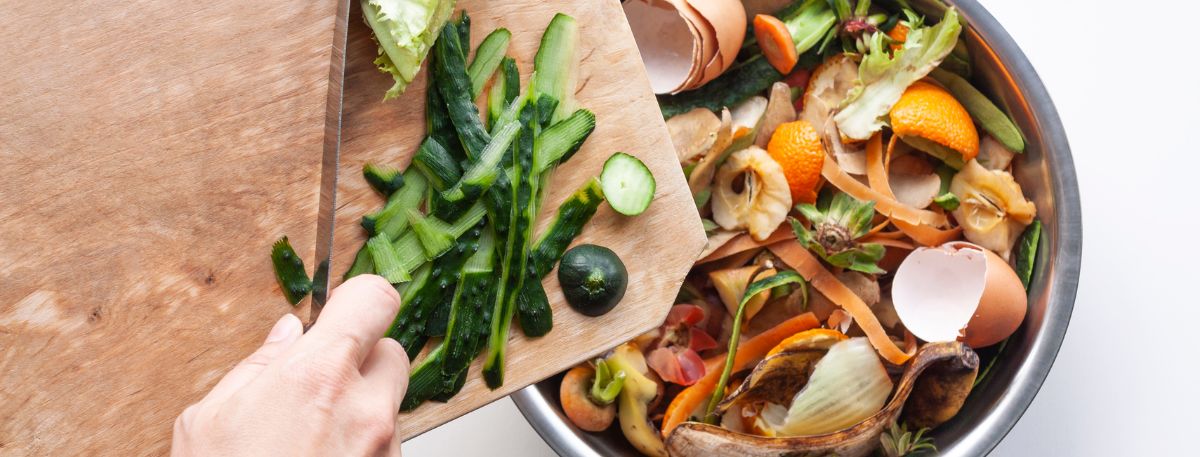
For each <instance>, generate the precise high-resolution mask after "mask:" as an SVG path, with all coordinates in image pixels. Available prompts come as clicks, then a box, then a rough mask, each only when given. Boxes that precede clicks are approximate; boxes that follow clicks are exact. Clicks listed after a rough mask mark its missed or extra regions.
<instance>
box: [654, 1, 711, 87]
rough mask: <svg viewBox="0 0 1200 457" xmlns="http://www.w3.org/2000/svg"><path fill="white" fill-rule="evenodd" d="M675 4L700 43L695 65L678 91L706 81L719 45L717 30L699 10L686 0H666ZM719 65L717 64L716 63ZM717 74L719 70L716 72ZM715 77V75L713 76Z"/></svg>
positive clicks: (697, 85)
mask: <svg viewBox="0 0 1200 457" xmlns="http://www.w3.org/2000/svg"><path fill="white" fill-rule="evenodd" d="M667 2H669V3H671V4H672V5H674V6H675V9H676V10H678V11H679V15H680V16H682V17H683V18H684V20H686V21H687V22H688V25H689V26H690V27H691V28H692V33H693V35H694V36H695V37H697V39H696V42H697V43H699V44H700V55H699V59H698V60H697V61H696V65H695V66H693V67H692V71H691V73H690V74H689V76H688V80H687V81H686V82H685V83H684V84H683V86H681V87H680V88H679V89H678V91H684V90H690V89H694V88H696V87H700V85H701V84H704V83H706V82H708V80H707V79H706V78H707V77H708V75H709V70H708V68H709V66H711V64H712V62H713V61H714V60H715V61H718V62H719V61H720V59H719V58H718V57H717V56H718V55H719V53H718V51H719V47H718V44H717V32H716V30H714V29H713V26H712V23H710V22H709V21H708V19H705V18H704V16H703V15H702V14H700V12H699V11H696V9H695V8H693V7H692V5H691V4H690V3H688V2H687V1H686V0H667ZM718 67H719V65H718ZM717 73H718V74H719V71H718V72H717ZM714 77H715V76H714Z"/></svg>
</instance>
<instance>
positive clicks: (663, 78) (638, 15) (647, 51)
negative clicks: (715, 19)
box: [624, 0, 701, 94]
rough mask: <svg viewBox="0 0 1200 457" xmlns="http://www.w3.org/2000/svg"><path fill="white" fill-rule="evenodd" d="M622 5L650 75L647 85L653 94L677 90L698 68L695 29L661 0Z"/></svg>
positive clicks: (698, 41)
mask: <svg viewBox="0 0 1200 457" xmlns="http://www.w3.org/2000/svg"><path fill="white" fill-rule="evenodd" d="M674 1H681V0H674ZM624 9H625V17H626V18H627V19H628V21H629V27H630V29H631V30H632V31H633V38H634V40H635V41H636V42H637V44H638V51H639V52H641V54H642V62H643V63H644V64H645V65H646V74H647V76H649V77H650V88H651V89H652V90H654V93H656V94H665V93H670V92H675V91H678V90H681V89H682V88H683V87H684V84H685V83H686V82H687V81H688V79H689V78H690V77H691V76H692V75H693V73H694V72H696V71H699V70H697V67H698V66H699V60H700V59H701V55H700V54H701V49H700V48H701V45H700V37H699V31H697V30H695V27H694V26H692V25H691V24H690V23H689V22H688V21H687V19H686V18H685V17H684V16H683V15H682V14H681V12H680V11H679V10H678V9H676V8H675V6H674V5H673V4H672V3H670V2H668V1H665V0H630V1H627V2H625V4H624Z"/></svg>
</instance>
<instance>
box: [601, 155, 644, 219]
mask: <svg viewBox="0 0 1200 457" xmlns="http://www.w3.org/2000/svg"><path fill="white" fill-rule="evenodd" d="M655 185H656V184H655V182H654V174H652V173H650V169H649V168H646V164H644V163H642V161H641V160H638V158H637V157H634V156H631V155H629V154H626V153H624V152H618V153H616V154H613V155H612V157H609V158H608V160H607V161H605V162H604V171H602V172H600V188H601V189H603V190H604V198H606V199H608V204H609V205H611V206H612V208H613V209H614V210H616V211H617V212H618V213H621V214H624V215H626V216H637V215H638V214H642V212H643V211H646V208H648V207H649V206H650V202H651V201H652V200H654V188H655Z"/></svg>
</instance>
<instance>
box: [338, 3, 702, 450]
mask: <svg viewBox="0 0 1200 457" xmlns="http://www.w3.org/2000/svg"><path fill="white" fill-rule="evenodd" d="M458 7H459V8H465V9H466V10H467V11H468V12H469V13H470V15H471V18H472V34H471V41H472V48H474V46H475V45H478V44H479V42H480V41H482V39H483V37H484V36H485V35H487V33H488V32H490V31H491V30H492V29H494V28H496V27H506V28H508V29H509V30H511V31H512V44H511V45H510V48H509V55H510V56H513V57H514V58H515V59H516V60H517V63H518V66H519V67H520V69H521V72H522V80H527V79H528V76H529V73H530V72H531V71H532V70H533V65H532V62H533V56H534V54H535V53H536V51H537V47H538V43H539V41H540V40H541V36H542V31H543V30H544V29H545V27H546V25H547V24H548V23H549V22H550V19H551V18H552V17H553V16H554V14H555V13H557V12H563V13H566V14H569V15H571V16H574V17H575V18H576V19H577V20H578V22H579V25H580V49H579V56H580V63H579V65H580V67H579V78H578V86H577V90H576V97H577V99H578V100H579V106H581V107H586V108H588V109H590V110H592V111H593V112H595V113H596V131H595V133H593V134H592V136H591V137H590V138H589V139H588V141H587V142H586V143H585V144H584V147H583V149H582V150H580V152H579V153H578V154H576V155H575V156H574V157H573V158H572V159H571V160H570V161H569V162H568V163H567V164H565V165H563V166H562V167H560V168H559V169H558V172H557V173H556V174H555V176H554V179H553V182H552V184H551V187H550V189H551V190H550V191H549V193H548V197H547V200H546V206H545V209H544V210H543V212H542V214H541V217H540V219H539V220H540V224H539V227H544V225H545V224H546V223H547V222H548V220H550V219H551V218H552V217H553V213H554V211H555V209H556V208H557V207H558V204H559V203H560V202H562V201H563V200H564V199H566V197H567V196H568V195H569V194H570V193H571V192H573V191H574V190H575V189H576V188H577V187H578V186H579V185H580V184H582V183H583V182H584V180H585V179H587V178H590V177H592V176H598V175H599V173H600V169H601V167H602V166H603V164H604V161H605V160H606V159H607V158H608V157H609V155H611V154H612V153H613V152H616V151H624V152H627V153H629V154H632V155H635V156H637V157H638V158H640V159H641V160H642V161H644V162H645V163H646V165H647V166H648V167H649V168H650V169H651V171H652V172H653V174H654V176H655V178H656V179H657V181H658V187H657V189H658V190H657V192H656V194H655V197H654V202H653V203H652V204H651V205H650V208H649V210H648V211H647V212H646V213H643V214H642V215H640V216H638V217H634V218H629V217H624V216H620V215H618V214H616V213H615V212H613V211H612V209H611V208H609V207H608V205H603V206H601V208H600V211H599V212H598V213H597V214H596V216H595V218H594V219H593V220H592V222H591V223H590V224H589V225H588V226H587V227H586V229H585V230H584V232H583V235H582V236H581V237H580V239H579V240H578V242H585V243H595V244H600V245H604V246H607V247H609V248H611V249H613V250H614V251H616V253H617V254H618V255H620V257H621V258H622V259H623V260H624V261H625V264H626V266H627V268H628V270H629V273H630V278H629V289H628V291H627V292H626V294H625V298H624V300H623V301H622V302H621V304H620V305H618V306H617V307H616V308H615V309H614V310H613V311H612V312H610V313H608V314H606V315H604V316H601V317H598V318H589V317H585V316H583V315H581V314H578V313H576V312H574V311H572V310H571V309H570V307H569V306H567V305H566V303H565V301H564V300H563V296H562V291H561V289H560V288H559V287H558V281H557V279H554V278H555V276H554V273H552V274H551V275H550V276H549V277H548V278H547V279H546V281H545V282H544V283H545V286H546V291H547V294H548V295H549V298H550V303H551V305H552V307H553V311H554V330H553V331H551V332H550V334H549V335H547V336H545V337H542V338H539V339H528V338H526V337H524V336H523V335H522V334H521V331H520V329H518V328H514V329H513V330H512V338H511V340H510V343H509V348H508V351H507V354H508V363H507V369H506V371H505V384H504V386H503V387H502V388H500V389H498V390H495V391H491V390H488V388H487V387H486V386H485V385H484V384H483V382H482V379H481V378H480V376H479V365H480V360H476V362H475V364H474V365H473V366H472V368H471V372H470V379H469V381H468V382H467V385H466V387H465V388H464V389H463V391H462V392H461V393H459V394H458V396H456V397H454V398H453V399H452V400H451V401H450V402H449V403H446V404H441V403H426V404H425V405H423V406H422V407H420V408H418V409H417V410H416V411H414V412H412V413H408V414H402V415H400V417H399V418H398V426H399V427H400V429H401V436H403V437H404V438H406V439H407V438H411V437H413V436H416V435H418V434H420V433H422V432H424V431H426V430H428V429H430V428H433V427H435V426H437V425H440V424H442V423H444V422H446V421H448V420H450V419H453V418H455V417H458V416H461V415H463V414H466V413H467V412H470V411H472V410H474V409H476V408H478V407H480V406H483V405H485V404H487V403H490V402H492V401H494V400H496V399H498V398H501V397H503V396H505V395H508V394H509V393H511V392H513V391H515V390H517V389H519V388H522V387H524V386H527V385H529V384H532V383H534V382H536V381H539V380H541V379H543V378H545V377H548V376H550V375H553V374H554V373H557V372H559V371H561V370H563V369H565V368H567V367H570V366H571V365H573V364H575V363H578V362H580V361H582V360H586V359H587V358H589V357H592V356H595V355H596V354H599V353H602V352H604V351H606V350H608V349H610V348H612V347H614V346H616V345H617V344H619V343H621V342H623V341H625V340H628V339H630V338H632V337H633V336H636V335H638V334H640V333H643V332H645V331H647V330H649V329H652V328H654V327H656V326H658V325H659V324H660V323H661V322H662V320H663V319H664V318H665V317H666V314H667V312H668V310H669V309H670V307H671V304H672V303H673V301H674V298H675V295H676V293H677V292H678V290H679V286H680V284H681V283H682V281H683V279H684V276H685V275H686V274H687V271H688V269H689V268H690V267H691V265H692V262H693V261H695V260H696V258H697V256H698V254H699V253H700V250H701V249H702V248H703V247H704V244H705V237H704V231H703V228H702V227H701V225H700V219H699V216H698V215H697V213H696V208H695V205H694V203H693V202H692V197H691V195H690V194H689V193H688V187H687V183H686V182H685V181H684V177H683V173H682V171H680V168H679V163H678V160H677V159H676V155H675V150H674V148H673V147H672V145H671V142H670V136H669V135H668V133H667V130H666V125H665V124H664V122H663V119H662V115H661V114H659V111H658V105H657V103H656V102H655V99H654V96H653V95H652V94H651V92H650V84H649V80H648V79H647V77H646V74H645V70H644V69H643V67H642V63H641V58H640V56H639V54H638V52H637V47H636V45H635V43H634V41H633V35H632V34H631V33H630V32H629V26H628V24H627V23H626V21H625V16H624V14H623V12H622V10H621V6H620V3H619V2H618V1H617V0H603V1H597V0H579V1H571V2H541V1H534V0H522V1H509V2H497V1H487V0H462V1H459V2H458ZM358 14H360V13H359V12H357V11H351V17H352V18H353V17H357V16H356V15H358ZM346 52H347V59H348V60H347V70H346V100H345V112H344V119H345V123H344V129H343V132H342V133H343V136H342V138H343V144H342V155H341V161H340V162H341V170H340V172H339V179H338V196H337V201H338V212H337V223H336V227H337V230H336V231H335V238H334V246H335V248H334V259H333V265H334V266H333V272H334V273H335V276H337V277H339V278H340V276H341V273H343V272H345V271H346V269H347V268H348V267H349V265H350V263H351V261H352V260H353V256H354V254H355V252H356V251H357V249H358V247H359V246H361V245H362V243H363V241H364V233H363V231H362V230H361V229H360V228H359V227H358V220H359V218H360V217H361V216H362V215H363V214H365V213H367V212H369V211H374V210H376V209H377V208H378V207H379V206H380V205H381V204H382V203H383V202H382V199H381V198H380V197H379V196H378V195H377V194H375V193H374V192H373V191H371V189H370V188H369V187H368V186H367V184H366V183H365V182H364V181H363V178H362V175H361V170H362V165H363V163H365V162H375V163H390V164H395V165H397V166H407V165H408V162H409V161H410V159H411V156H412V154H413V153H414V152H415V150H416V148H417V146H418V144H419V143H420V140H421V138H422V136H423V134H424V128H425V121H424V119H425V117H424V100H425V95H424V94H425V86H426V84H425V79H424V76H425V75H426V74H427V72H426V71H425V70H422V72H421V75H420V76H418V78H417V80H416V81H415V82H414V83H413V84H412V85H410V86H409V89H408V92H407V93H405V94H404V96H403V97H402V98H401V99H399V100H394V101H391V102H387V103H384V102H382V101H381V100H382V98H383V93H384V91H386V90H387V88H388V87H390V85H391V78H389V77H388V76H386V75H384V74H381V73H379V72H378V71H376V69H375V68H374V66H373V65H372V64H371V60H372V59H373V58H374V57H375V45H374V44H373V43H372V42H371V39H370V32H369V30H368V29H367V27H366V26H364V25H362V24H356V23H354V21H353V20H352V23H351V27H350V39H349V43H348V45H347V50H346ZM539 232H540V228H539Z"/></svg>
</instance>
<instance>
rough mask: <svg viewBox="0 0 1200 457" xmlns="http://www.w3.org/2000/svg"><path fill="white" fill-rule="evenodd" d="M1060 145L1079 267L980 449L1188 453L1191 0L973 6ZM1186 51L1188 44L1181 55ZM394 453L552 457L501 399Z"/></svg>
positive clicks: (1194, 398) (1198, 120)
mask: <svg viewBox="0 0 1200 457" xmlns="http://www.w3.org/2000/svg"><path fill="white" fill-rule="evenodd" d="M981 1H982V2H983V3H984V4H985V6H987V7H988V9H989V10H990V11H991V12H992V14H993V15H995V16H996V18H997V19H998V20H999V21H1000V22H1001V23H1002V24H1005V26H1006V27H1007V28H1008V31H1009V33H1011V34H1012V35H1013V37H1015V38H1016V40H1017V43H1018V44H1020V45H1021V48H1022V49H1023V50H1024V51H1025V53H1026V54H1027V55H1028V56H1029V58H1030V60H1031V61H1032V62H1033V65H1034V67H1035V68H1037V70H1038V72H1039V74H1040V75H1041V77H1042V80H1043V81H1044V82H1045V84H1046V86H1047V87H1048V88H1049V91H1050V93H1051V94H1052V95H1053V97H1054V102H1055V104H1057V106H1058V110H1059V114H1060V115H1061V116H1062V119H1063V122H1064V124H1065V125H1066V129H1067V132H1068V134H1069V136H1070V140H1071V147H1072V150H1073V153H1074V156H1075V166H1076V168H1077V170H1078V174H1079V185H1080V193H1081V194H1082V196H1083V202H1082V203H1083V226H1084V237H1083V238H1084V259H1083V269H1082V279H1081V281H1080V287H1079V295H1078V298H1077V300H1076V303H1075V313H1074V315H1073V317H1072V319H1071V327H1070V330H1069V332H1068V334H1067V339H1066V342H1065V343H1064V345H1063V347H1062V350H1061V352H1060V353H1059V356H1058V361H1057V362H1056V363H1055V366H1054V370H1053V371H1052V372H1051V373H1050V377H1049V378H1048V379H1047V381H1046V384H1045V385H1044V386H1043V387H1042V390H1041V393H1040V394H1039V395H1038V397H1037V398H1036V399H1035V400H1034V402H1033V405H1032V406H1031V407H1030V408H1029V410H1028V412H1027V413H1026V414H1025V417H1024V418H1023V419H1022V420H1021V422H1020V423H1018V424H1017V426H1016V428H1014V429H1013V431H1012V433H1010V434H1009V436H1008V438H1007V439H1006V440H1005V441H1004V442H1002V443H1001V444H1000V446H999V447H998V448H997V449H996V451H995V452H994V453H993V455H996V456H1040V455H1056V456H1064V455H1069V456H1125V455H1180V454H1193V455H1194V454H1195V453H1197V452H1198V451H1197V450H1196V449H1197V447H1198V445H1197V444H1196V443H1197V440H1196V438H1194V437H1195V436H1198V435H1200V420H1198V419H1196V416H1195V414H1196V413H1197V411H1200V393H1197V390H1200V379H1197V376H1198V375H1200V369H1198V368H1197V364H1198V363H1200V354H1198V353H1197V351H1195V350H1190V348H1193V347H1195V344H1191V345H1189V343H1194V341H1195V339H1194V338H1197V337H1200V293H1198V292H1197V290H1194V289H1192V288H1195V287H1198V286H1200V278H1197V277H1195V276H1196V275H1195V272H1198V271H1200V268H1197V265H1198V264H1200V259H1197V255H1198V254H1200V248H1198V241H1200V240H1198V238H1200V237H1197V236H1188V229H1189V228H1193V227H1198V226H1200V216H1198V215H1197V213H1198V212H1200V203H1198V202H1197V201H1196V200H1195V198H1200V195H1198V194H1200V192H1198V190H1200V63H1197V62H1198V60H1197V59H1200V57H1197V51H1196V50H1195V47H1196V44H1197V43H1198V42H1200V39H1198V38H1197V37H1198V36H1200V35H1198V34H1197V33H1195V30H1196V28H1197V23H1198V22H1200V4H1198V3H1196V2H1185V1H1182V0H1169V1H1161V2H1117V1H1113V0H1101V1H1083V0H1055V1H1044V0H1042V1H1038V0H981ZM1189 48H1190V49H1189ZM404 452H405V455H408V456H410V457H411V456H434V455H446V456H475V455H489V456H552V455H554V453H553V451H551V450H550V449H549V448H548V447H547V446H546V445H545V444H544V443H542V442H541V440H540V439H539V438H538V436H537V434H536V433H535V432H534V431H533V429H532V428H530V427H529V425H528V424H527V423H526V422H525V420H524V418H523V417H521V415H520V413H519V412H518V411H517V409H516V407H515V406H514V405H513V404H512V402H511V401H508V400H500V401H497V402H496V403H493V404H492V405H489V406H487V407H484V408H482V409H480V410H478V411H476V412H474V413H471V414H469V415H467V416H464V417H462V418H460V419H458V420H456V421H454V422H451V423H449V424H447V425H445V426H442V427H441V428H438V429H436V430H433V431H431V432H429V433H427V434H425V435H424V436H421V437H419V438H417V439H415V440H413V441H411V442H409V443H407V444H406V445H405V448H404Z"/></svg>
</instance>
